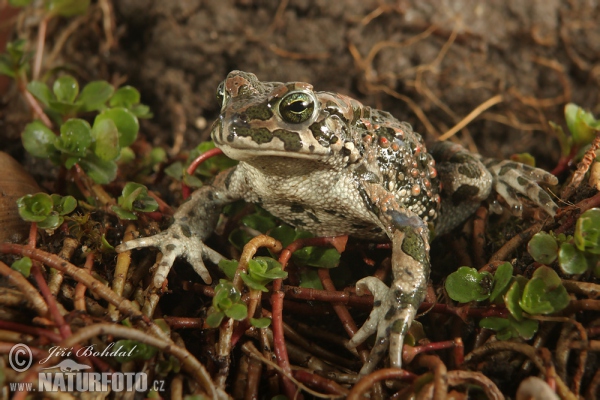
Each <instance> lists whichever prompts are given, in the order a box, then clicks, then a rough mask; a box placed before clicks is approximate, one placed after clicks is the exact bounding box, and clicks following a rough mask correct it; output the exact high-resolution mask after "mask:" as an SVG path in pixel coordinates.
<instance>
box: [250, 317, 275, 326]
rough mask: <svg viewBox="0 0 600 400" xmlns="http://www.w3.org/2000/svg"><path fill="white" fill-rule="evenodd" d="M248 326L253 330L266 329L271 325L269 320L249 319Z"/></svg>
mask: <svg viewBox="0 0 600 400" xmlns="http://www.w3.org/2000/svg"><path fill="white" fill-rule="evenodd" d="M250 325H252V326H253V327H255V328H267V327H269V325H271V318H267V317H265V318H250Z"/></svg>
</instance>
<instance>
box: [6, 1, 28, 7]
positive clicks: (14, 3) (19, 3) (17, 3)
mask: <svg viewBox="0 0 600 400" xmlns="http://www.w3.org/2000/svg"><path fill="white" fill-rule="evenodd" d="M32 1H33V0H8V4H10V5H11V6H14V7H26V6H28V5H30V4H31V2H32Z"/></svg>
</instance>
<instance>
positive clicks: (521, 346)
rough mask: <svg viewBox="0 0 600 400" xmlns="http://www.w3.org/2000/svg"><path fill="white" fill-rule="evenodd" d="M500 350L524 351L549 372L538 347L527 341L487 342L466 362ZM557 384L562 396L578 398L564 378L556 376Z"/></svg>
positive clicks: (570, 398)
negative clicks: (538, 352)
mask: <svg viewBox="0 0 600 400" xmlns="http://www.w3.org/2000/svg"><path fill="white" fill-rule="evenodd" d="M499 351H516V352H519V353H522V354H524V355H526V356H527V357H529V358H530V359H531V361H533V363H534V364H535V366H536V367H537V369H539V370H540V372H542V373H543V374H544V375H545V374H546V372H547V368H546V365H545V364H544V361H543V360H542V358H541V357H540V356H539V355H538V354H537V351H536V349H535V348H534V347H533V346H530V345H528V344H526V343H516V342H492V343H486V344H485V345H483V346H481V347H478V348H476V349H475V350H473V351H472V352H471V353H469V354H467V356H466V357H465V363H468V362H470V361H475V360H478V359H483V358H485V357H486V356H487V355H488V353H495V352H499ZM555 379H556V386H557V389H558V394H559V396H560V397H561V398H563V399H567V400H577V396H575V395H574V394H573V393H572V392H571V391H570V390H569V388H568V387H567V385H566V384H565V383H564V382H563V380H562V379H561V378H560V377H559V376H556V377H555Z"/></svg>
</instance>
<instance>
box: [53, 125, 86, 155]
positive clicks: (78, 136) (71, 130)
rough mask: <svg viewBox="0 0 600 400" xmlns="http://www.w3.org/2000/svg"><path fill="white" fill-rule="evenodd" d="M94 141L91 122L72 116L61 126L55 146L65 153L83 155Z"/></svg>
mask: <svg viewBox="0 0 600 400" xmlns="http://www.w3.org/2000/svg"><path fill="white" fill-rule="evenodd" d="M92 142H93V138H92V128H91V127H90V124H88V123H87V121H85V120H83V119H80V118H71V119H70V120H68V121H67V122H65V123H64V124H63V125H62V126H61V127H60V137H58V138H56V140H55V141H54V146H56V148H57V149H59V150H60V151H62V152H63V153H67V154H69V155H73V156H78V157H83V156H84V155H85V154H86V152H87V150H88V148H89V147H90V146H91V145H92Z"/></svg>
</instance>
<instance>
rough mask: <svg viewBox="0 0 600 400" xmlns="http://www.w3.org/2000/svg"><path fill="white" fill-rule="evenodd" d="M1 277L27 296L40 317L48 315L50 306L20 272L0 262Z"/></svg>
mask: <svg viewBox="0 0 600 400" xmlns="http://www.w3.org/2000/svg"><path fill="white" fill-rule="evenodd" d="M0 275H3V276H4V277H5V278H6V279H7V280H8V282H9V283H10V284H12V285H14V286H15V287H17V289H19V290H20V291H21V292H22V293H23V294H24V295H25V298H26V299H27V302H28V303H29V304H30V305H31V307H33V309H34V310H35V312H36V313H37V314H38V315H39V316H40V317H45V316H47V315H48V305H47V304H46V302H45V301H44V298H43V297H42V296H41V295H40V293H39V292H38V291H37V289H36V288H34V287H33V285H32V284H31V283H29V281H28V280H27V279H25V277H24V276H23V275H21V273H20V272H17V271H15V270H13V269H11V268H10V267H9V266H8V265H6V264H4V263H3V262H2V261H0Z"/></svg>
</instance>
